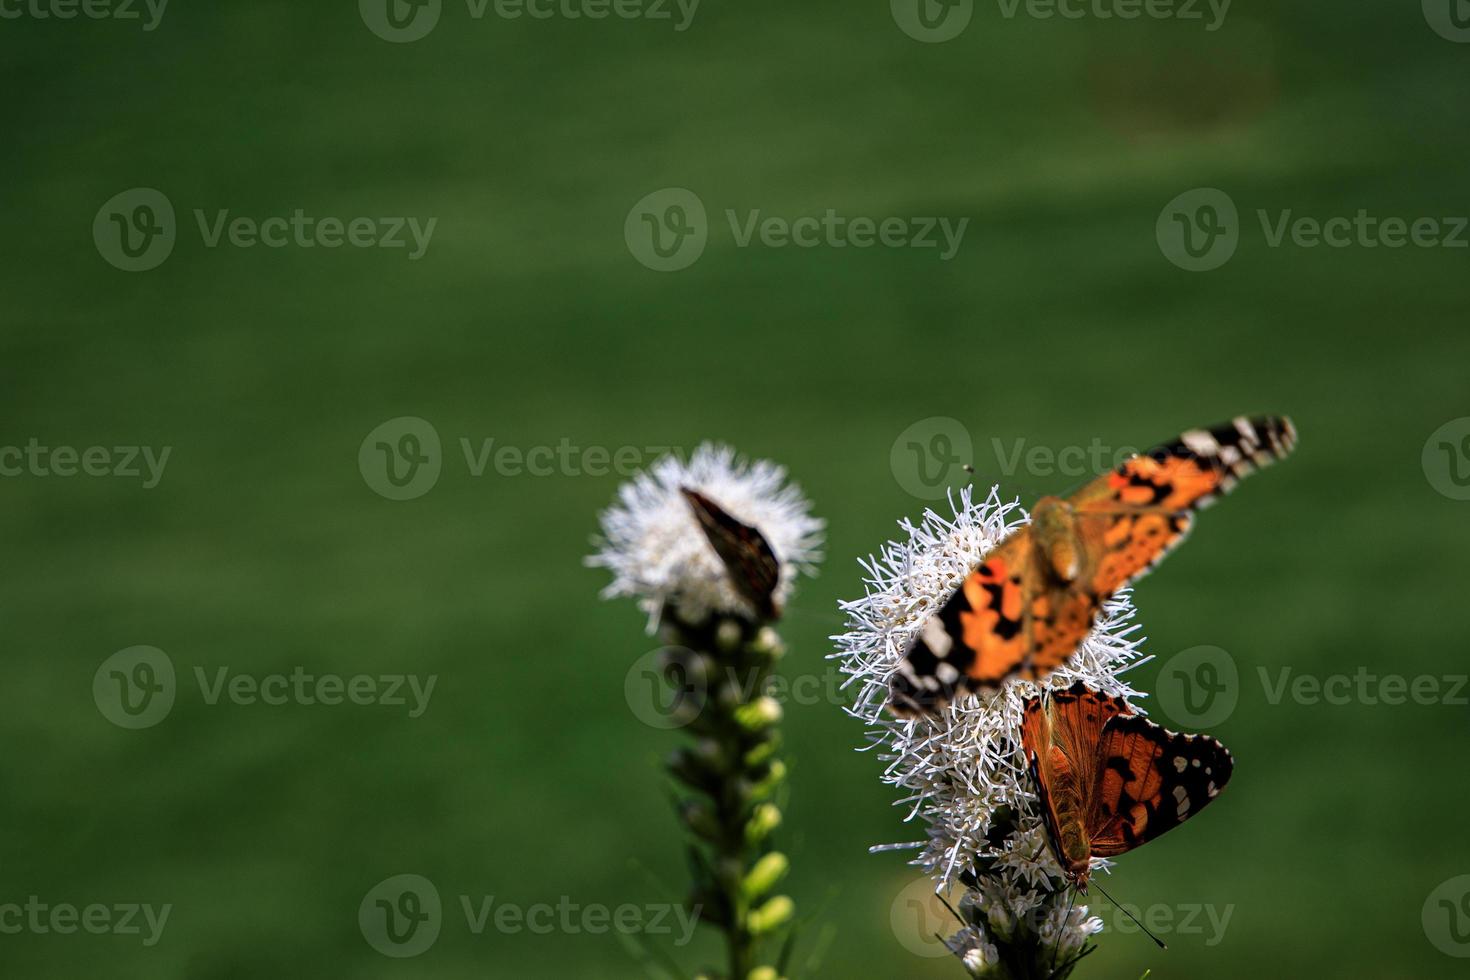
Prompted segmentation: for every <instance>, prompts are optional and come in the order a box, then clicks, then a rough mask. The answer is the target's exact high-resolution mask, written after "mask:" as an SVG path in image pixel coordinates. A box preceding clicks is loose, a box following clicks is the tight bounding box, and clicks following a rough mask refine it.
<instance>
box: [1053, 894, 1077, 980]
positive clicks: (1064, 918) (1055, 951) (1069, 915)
mask: <svg viewBox="0 0 1470 980" xmlns="http://www.w3.org/2000/svg"><path fill="white" fill-rule="evenodd" d="M1076 901H1077V889H1075V888H1069V889H1067V911H1066V913H1065V914H1064V915H1063V916H1062V921H1061V922H1059V923H1058V924H1057V944H1056V945H1055V946H1053V947H1052V948H1051V966H1050V967H1048V968H1047V974H1048V975H1050V976H1056V974H1057V954H1058V953H1060V952H1061V951H1062V931H1063V930H1064V929H1066V928H1067V920H1068V919H1070V918H1072V903H1074V902H1076Z"/></svg>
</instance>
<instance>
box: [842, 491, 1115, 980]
mask: <svg viewBox="0 0 1470 980" xmlns="http://www.w3.org/2000/svg"><path fill="white" fill-rule="evenodd" d="M950 507H951V510H952V511H953V517H952V518H946V517H943V516H941V515H940V514H938V513H935V512H934V511H933V510H929V511H927V512H926V513H925V514H924V517H923V519H922V520H921V521H920V522H919V523H918V524H917V525H914V524H912V523H909V522H908V521H903V522H901V523H900V527H901V528H902V530H903V532H904V538H903V539H902V540H898V541H890V542H889V543H887V544H886V545H884V547H883V548H882V550H881V552H880V553H879V554H878V555H876V556H874V557H871V558H869V559H868V560H867V561H866V562H863V567H864V571H865V573H866V574H865V582H864V584H865V590H866V594H865V595H864V596H863V597H862V598H860V599H857V600H854V601H850V602H844V603H842V604H841V608H842V610H843V612H844V613H845V614H846V616H847V625H848V632H846V633H843V634H841V635H839V636H835V637H833V640H834V641H835V642H836V644H837V650H838V652H837V653H835V654H833V655H832V656H833V657H834V658H835V659H836V660H837V661H838V662H839V665H840V669H841V670H842V671H843V673H845V674H847V675H848V679H847V681H846V685H847V686H848V687H850V688H855V689H856V693H855V697H854V702H853V704H852V705H851V706H850V707H849V708H848V711H849V713H850V714H852V715H854V716H855V717H857V718H859V719H860V720H862V721H863V722H864V723H866V724H867V725H868V738H869V740H870V742H871V745H870V747H876V748H877V750H878V755H879V757H880V758H881V759H882V760H883V761H884V763H885V764H886V766H885V769H884V771H883V775H882V779H883V781H884V782H886V783H888V784H890V785H892V786H894V787H896V788H897V789H898V790H899V792H900V797H899V800H898V802H899V803H900V804H901V805H903V806H905V807H907V808H908V810H909V814H908V817H907V819H909V820H912V819H914V818H915V817H917V818H919V819H921V820H923V821H924V823H925V824H927V831H928V832H927V839H926V840H924V841H921V842H917V843H914V844H907V845H903V844H895V845H884V846H882V847H878V848H874V850H889V849H897V848H901V847H914V848H917V849H918V855H917V856H916V857H915V858H914V860H913V862H912V863H914V864H916V865H918V866H920V867H922V868H923V869H924V871H925V872H926V873H927V874H929V875H930V876H932V877H933V878H934V879H935V883H936V889H940V888H944V887H946V886H948V885H949V884H951V883H953V882H956V881H961V882H963V883H964V884H965V886H966V887H967V888H968V889H969V890H968V892H967V894H966V897H965V900H964V903H962V904H963V905H964V906H968V907H969V908H970V909H972V910H974V911H975V912H976V913H978V914H977V915H975V916H974V918H975V920H976V921H975V924H972V925H968V926H966V928H965V929H964V930H962V931H961V932H960V933H959V934H957V935H956V936H954V937H953V938H952V940H951V941H950V946H951V948H952V949H954V950H955V952H956V954H957V955H958V956H960V958H961V959H962V960H963V961H964V962H965V965H966V966H967V967H968V968H970V970H971V972H972V974H973V975H975V976H1006V975H1008V974H1007V973H1005V972H1004V970H1005V967H1004V966H1003V965H998V963H999V961H998V960H997V956H998V955H1001V954H998V953H997V948H996V947H997V945H1000V946H1001V947H1002V953H1003V952H1004V948H1005V947H1009V946H1010V945H1011V944H1012V943H1013V942H1015V941H1019V940H1021V938H1022V933H1023V932H1029V933H1031V934H1032V935H1033V936H1038V937H1039V938H1040V941H1041V942H1042V943H1043V944H1044V946H1045V948H1046V950H1047V951H1048V952H1050V951H1052V950H1054V949H1056V947H1057V946H1058V945H1060V953H1061V955H1062V959H1063V961H1065V960H1066V958H1067V957H1068V956H1069V955H1071V956H1075V955H1076V954H1077V953H1078V952H1079V951H1080V950H1081V949H1082V948H1083V946H1084V944H1085V943H1086V940H1087V937H1088V936H1089V935H1091V934H1093V933H1095V932H1097V931H1098V930H1100V929H1101V928H1102V923H1101V921H1100V920H1098V919H1096V918H1088V917H1087V910H1086V909H1085V908H1073V909H1070V910H1069V909H1068V908H1067V905H1068V903H1067V901H1066V898H1067V894H1066V893H1067V891H1068V889H1067V888H1066V882H1065V879H1064V878H1063V877H1062V873H1061V869H1060V867H1059V866H1058V865H1057V863H1056V859H1055V858H1054V857H1053V855H1052V853H1051V849H1050V847H1049V846H1048V844H1047V840H1046V831H1045V829H1044V827H1043V825H1042V822H1041V817H1040V814H1039V812H1038V809H1037V802H1036V789H1035V787H1034V786H1033V785H1032V780H1031V776H1030V773H1029V772H1028V769H1027V766H1026V761H1025V757H1024V753H1023V750H1022V747H1021V719H1022V716H1023V713H1024V706H1025V703H1026V701H1027V700H1028V699H1029V698H1032V697H1035V696H1036V695H1037V694H1038V693H1040V692H1041V691H1043V690H1059V689H1065V688H1068V687H1070V686H1072V685H1073V684H1075V683H1076V682H1078V681H1082V682H1083V683H1085V684H1087V686H1089V687H1091V688H1093V689H1096V690H1099V691H1102V692H1104V693H1107V694H1112V695H1118V696H1120V697H1124V698H1127V699H1129V700H1130V701H1131V700H1133V699H1136V698H1138V697H1139V696H1140V695H1139V694H1138V692H1137V691H1135V690H1133V689H1132V688H1131V687H1129V686H1128V684H1127V683H1125V682H1124V681H1123V680H1122V679H1121V678H1120V676H1119V675H1120V674H1121V673H1122V672H1123V671H1124V670H1125V669H1127V668H1128V667H1130V666H1135V665H1136V664H1138V663H1140V662H1142V654H1141V653H1140V652H1139V649H1138V647H1139V643H1140V642H1141V638H1140V637H1138V636H1136V635H1135V634H1136V633H1137V630H1138V627H1137V626H1136V625H1131V624H1130V620H1131V619H1132V618H1133V615H1134V609H1133V605H1132V601H1131V597H1130V595H1129V594H1128V593H1127V592H1122V593H1119V594H1118V595H1116V596H1114V597H1113V599H1112V600H1110V601H1109V602H1108V603H1107V604H1105V605H1104V607H1103V610H1102V614H1101V615H1100V616H1099V617H1098V620H1097V623H1096V625H1095V627H1094V628H1093V630H1092V632H1091V633H1090V634H1089V635H1088V636H1087V638H1086V639H1085V640H1084V641H1083V642H1082V644H1081V645H1080V646H1079V648H1078V650H1077V652H1076V653H1075V654H1073V655H1072V656H1071V657H1070V658H1068V660H1067V661H1066V662H1065V663H1064V664H1063V665H1062V666H1061V667H1059V668H1058V669H1057V670H1055V671H1054V672H1052V673H1051V674H1049V675H1047V676H1046V677H1045V678H1044V679H1043V680H1041V681H1039V682H1033V681H1025V680H1012V681H1009V682H1007V683H1005V684H1004V685H1002V686H1001V687H1000V689H999V690H998V691H996V692H995V693H993V694H967V695H963V696H961V697H959V698H958V699H957V700H956V701H955V702H954V703H952V704H950V705H949V706H948V707H946V708H944V709H943V711H942V712H941V713H940V714H939V715H938V716H937V717H934V718H928V717H920V718H910V719H900V718H897V717H894V716H893V715H891V714H890V713H889V712H888V711H886V710H885V704H886V702H887V700H888V697H889V688H890V685H891V683H892V679H893V675H894V674H895V672H896V671H897V670H898V668H899V664H900V661H901V660H902V657H903V653H904V651H905V650H906V648H907V647H908V645H909V643H910V641H911V640H912V639H913V638H914V636H915V634H916V633H917V632H918V631H919V630H920V628H921V627H922V625H923V623H924V622H925V620H926V619H927V618H928V617H929V616H930V615H931V614H932V613H933V611H934V610H935V609H937V608H939V607H940V606H941V605H943V603H944V601H945V599H947V598H948V596H949V595H950V593H952V592H953V591H954V590H955V589H956V588H958V587H959V585H960V583H961V581H962V580H963V579H964V577H965V576H966V575H967V574H968V573H969V572H970V571H971V569H973V568H974V567H975V566H976V565H977V564H978V563H979V562H980V560H981V558H982V557H983V556H984V555H985V554H986V552H988V551H989V550H990V549H991V548H993V547H995V546H996V545H997V544H999V543H1000V541H1001V540H1003V539H1004V538H1005V537H1006V535H1007V534H1009V533H1010V532H1011V531H1012V530H1014V529H1015V528H1017V527H1020V526H1021V525H1023V524H1025V523H1026V522H1027V520H1028V516H1027V514H1026V512H1025V511H1024V510H1023V509H1022V508H1021V507H1020V505H1019V503H1018V502H1015V501H1011V502H1005V503H1003V502H1002V501H1001V500H1000V496H999V491H998V488H996V489H992V490H991V491H990V493H989V495H988V496H987V497H986V498H985V499H984V500H983V501H982V502H980V503H975V502H974V500H973V499H972V491H971V490H970V489H969V488H966V489H964V490H963V491H961V492H960V495H959V501H958V503H955V501H954V500H953V499H951V501H950ZM1140 713H1141V712H1140ZM1103 866H1105V864H1104V865H1103ZM1021 923H1027V924H1029V928H1028V929H1026V930H1022V929H1019V928H1018V925H1019V924H1021ZM1001 958H1002V959H1004V956H1003V955H1001Z"/></svg>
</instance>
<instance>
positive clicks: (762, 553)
mask: <svg viewBox="0 0 1470 980" xmlns="http://www.w3.org/2000/svg"><path fill="white" fill-rule="evenodd" d="M680 492H681V493H682V494H684V499H685V500H686V501H688V503H689V508H690V510H692V511H694V517H695V519H696V520H698V521H699V526H700V527H701V528H703V529H704V536H705V537H707V538H709V543H710V545H711V546H712V547H713V548H714V549H715V554H717V555H719V556H720V561H721V562H723V563H724V565H725V571H727V572H728V573H729V574H730V583H731V584H732V585H733V586H734V587H735V591H736V592H738V593H740V597H741V598H742V599H744V600H745V601H746V602H748V603H750V605H751V608H753V609H754V610H755V612H756V615H758V616H759V617H760V618H761V619H762V620H775V619H780V618H781V608H780V606H779V605H778V604H777V602H776V586H777V584H778V583H779V582H780V580H781V563H780V562H779V561H777V560H776V553H775V552H774V551H772V550H771V546H770V544H769V543H768V542H767V541H766V539H765V536H764V535H762V534H761V533H760V531H757V530H756V529H755V528H753V527H751V526H750V525H749V524H742V523H741V522H740V521H737V520H736V519H735V518H733V517H731V516H730V515H729V514H728V513H726V512H725V510H724V509H723V508H721V507H720V505H719V504H717V503H715V502H714V501H713V500H711V499H709V498H708V497H706V496H705V495H704V494H702V493H700V492H699V491H698V490H691V489H689V488H688V487H682V488H680Z"/></svg>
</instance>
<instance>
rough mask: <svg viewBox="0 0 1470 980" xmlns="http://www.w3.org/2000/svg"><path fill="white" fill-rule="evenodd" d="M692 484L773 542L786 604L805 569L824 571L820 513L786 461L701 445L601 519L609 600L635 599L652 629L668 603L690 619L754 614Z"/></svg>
mask: <svg viewBox="0 0 1470 980" xmlns="http://www.w3.org/2000/svg"><path fill="white" fill-rule="evenodd" d="M684 488H688V489H690V490H695V491H698V492H699V493H701V494H703V495H705V496H706V497H708V498H710V499H711V500H712V501H714V502H715V503H716V504H718V505H719V506H720V508H722V509H723V510H724V511H726V512H727V513H728V514H729V515H730V516H731V517H734V518H735V519H736V520H738V521H740V522H742V523H744V524H748V525H750V526H751V527H754V528H756V529H757V530H758V531H759V532H760V534H761V536H762V537H764V538H765V540H766V542H767V543H768V544H769V545H770V547H771V550H772V551H773V552H775V555H776V558H777V559H778V561H779V563H780V577H779V581H778V584H777V587H776V593H775V598H776V600H777V602H778V603H779V604H782V605H784V604H785V601H786V599H787V598H788V597H789V596H790V594H791V591H792V588H793V585H794V584H795V580H796V577H797V575H798V574H799V573H802V572H805V573H807V574H811V573H813V572H814V571H815V568H816V564H817V562H818V561H819V560H820V559H821V547H822V528H823V522H822V521H821V520H819V519H818V518H815V517H812V516H811V504H810V503H809V502H808V501H807V499H806V498H805V497H804V496H803V495H802V493H801V490H800V489H799V488H798V487H797V486H795V485H794V484H791V483H788V482H787V479H786V470H785V468H784V467H781V466H778V465H776V464H775V463H771V462H768V461H765V460H756V461H754V462H747V461H746V460H744V459H742V458H740V457H738V456H736V455H735V451H734V450H733V449H731V448H729V447H728V446H721V445H716V444H712V443H704V444H702V445H701V446H699V447H698V448H697V449H695V451H694V453H693V455H692V456H691V457H690V458H689V460H688V461H687V462H686V461H685V460H682V459H680V458H679V457H677V456H673V455H669V456H664V457H662V458H661V459H659V460H658V461H657V462H655V463H654V464H653V466H651V467H650V468H649V469H648V470H647V471H645V472H642V473H639V474H637V475H636V476H635V477H634V478H633V479H631V480H629V481H628V482H627V483H624V484H623V485H622V486H621V487H620V488H619V489H618V501H617V503H616V504H615V505H614V506H613V507H611V508H609V509H608V510H606V511H604V512H603V513H602V515H601V521H602V537H601V538H600V539H598V541H597V542H596V544H597V546H598V551H597V553H596V554H594V555H592V556H591V557H589V558H588V559H587V564H589V565H592V566H597V567H602V568H606V569H608V570H610V571H611V572H612V574H613V580H612V583H611V584H610V585H608V586H607V588H605V589H603V592H602V594H603V596H604V597H605V598H612V597H617V596H631V597H634V598H636V599H637V600H638V604H639V607H640V608H641V609H643V610H644V611H645V612H647V613H648V614H649V630H650V632H651V631H652V630H653V629H654V628H655V627H656V626H657V624H658V619H659V615H660V613H661V612H662V610H663V609H664V608H665V606H666V605H671V606H672V608H673V611H674V612H675V613H676V614H677V615H678V616H679V618H680V619H682V620H684V621H686V622H700V621H702V620H704V619H705V618H706V617H707V616H708V615H709V614H710V613H712V612H713V613H726V612H728V613H737V614H741V613H743V614H747V615H748V614H749V606H748V603H747V602H746V600H744V599H742V598H741V596H740V593H739V592H738V591H737V590H736V589H735V588H734V586H732V585H731V582H730V574H729V572H728V571H727V570H726V568H725V565H724V564H723V563H722V562H721V560H720V558H719V557H718V555H716V553H715V551H714V549H713V548H712V547H711V546H710V541H709V538H708V537H707V536H706V535H705V532H704V531H703V530H702V529H701V528H700V525H699V522H698V521H697V520H696V518H695V516H694V514H693V512H692V511H691V510H690V506H689V502H688V501H687V500H686V499H685V497H684V495H683V494H682V493H681V490H683V489H684Z"/></svg>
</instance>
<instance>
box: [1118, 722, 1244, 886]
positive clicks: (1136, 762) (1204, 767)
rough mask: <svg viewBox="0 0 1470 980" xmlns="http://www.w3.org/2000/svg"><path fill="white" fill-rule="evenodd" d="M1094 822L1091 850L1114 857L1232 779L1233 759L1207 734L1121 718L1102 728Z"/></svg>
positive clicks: (1189, 812)
mask: <svg viewBox="0 0 1470 980" xmlns="http://www.w3.org/2000/svg"><path fill="white" fill-rule="evenodd" d="M1100 756H1101V759H1102V766H1101V771H1100V776H1101V778H1100V781H1099V784H1098V788H1097V793H1096V795H1095V809H1094V811H1093V816H1092V818H1091V821H1090V827H1091V834H1092V853H1094V854H1096V855H1099V856H1100V857H1111V856H1113V855H1116V854H1122V853H1124V852H1126V851H1131V850H1132V849H1133V848H1135V847H1138V846H1139V845H1140V844H1146V843H1148V842H1149V841H1151V840H1153V839H1154V838H1156V837H1159V836H1161V835H1162V834H1165V833H1167V832H1168V831H1170V830H1173V829H1174V828H1175V827H1177V826H1179V825H1180V824H1181V823H1183V822H1184V821H1185V820H1187V819H1188V818H1190V817H1192V816H1194V814H1196V813H1198V812H1199V811H1200V810H1202V809H1204V808H1205V807H1206V806H1207V805H1209V803H1210V802H1211V801H1212V800H1214V799H1215V797H1216V796H1218V795H1219V794H1220V790H1222V789H1224V788H1225V784H1226V783H1228V782H1229V781H1230V774H1231V772H1233V771H1234V769H1235V760H1234V759H1233V758H1231V755H1230V751H1229V750H1228V749H1226V748H1225V746H1223V745H1221V744H1220V743H1219V742H1218V741H1216V740H1215V739H1213V738H1209V737H1208V736H1205V735H1180V734H1178V733H1176V732H1171V731H1169V730H1168V729H1165V728H1163V727H1161V726H1159V725H1156V724H1154V723H1153V722H1151V721H1149V720H1148V719H1147V718H1142V717H1138V716H1136V715H1135V716H1129V717H1123V718H1118V719H1116V720H1115V721H1113V722H1112V723H1110V724H1109V725H1108V726H1107V728H1106V730H1105V731H1104V732H1103V739H1102V744H1101V752H1100Z"/></svg>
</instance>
